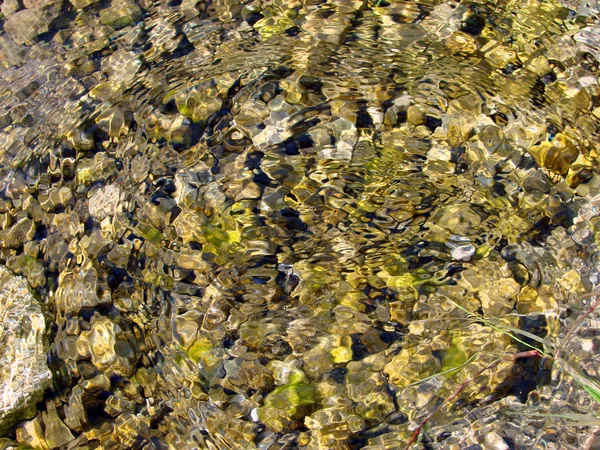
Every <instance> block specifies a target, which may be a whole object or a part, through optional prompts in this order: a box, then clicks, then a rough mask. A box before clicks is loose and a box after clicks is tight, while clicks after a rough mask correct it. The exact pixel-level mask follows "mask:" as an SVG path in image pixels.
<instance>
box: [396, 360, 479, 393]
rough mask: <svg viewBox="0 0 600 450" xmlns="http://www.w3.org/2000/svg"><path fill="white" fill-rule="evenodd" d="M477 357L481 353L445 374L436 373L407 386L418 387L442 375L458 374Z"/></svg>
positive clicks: (444, 372)
mask: <svg viewBox="0 0 600 450" xmlns="http://www.w3.org/2000/svg"><path fill="white" fill-rule="evenodd" d="M477 355H479V352H477V353H475V354H474V355H473V356H471V357H470V358H469V359H467V360H466V361H465V362H464V363H462V364H461V365H460V366H456V367H452V368H450V369H448V370H444V371H443V372H438V373H434V374H433V375H430V376H428V377H425V378H423V379H422V380H418V381H415V382H414V383H410V384H408V385H406V387H411V386H416V385H417V384H421V383H425V382H426V381H429V380H431V379H433V378H436V377H439V376H442V375H446V374H449V373H451V372H456V371H457V370H460V369H462V368H463V367H465V366H466V365H467V364H469V363H470V362H471V361H473V360H474V359H475V357H477Z"/></svg>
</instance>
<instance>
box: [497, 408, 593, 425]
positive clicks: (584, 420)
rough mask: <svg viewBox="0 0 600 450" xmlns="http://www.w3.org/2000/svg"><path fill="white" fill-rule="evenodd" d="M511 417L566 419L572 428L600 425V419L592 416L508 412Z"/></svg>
mask: <svg viewBox="0 0 600 450" xmlns="http://www.w3.org/2000/svg"><path fill="white" fill-rule="evenodd" d="M506 414H507V415H509V416H527V417H547V418H549V419H564V420H569V421H571V423H567V424H566V425H567V426H572V427H589V426H598V425H600V417H596V416H594V415H592V414H575V413H563V414H552V413H530V412H525V411H506Z"/></svg>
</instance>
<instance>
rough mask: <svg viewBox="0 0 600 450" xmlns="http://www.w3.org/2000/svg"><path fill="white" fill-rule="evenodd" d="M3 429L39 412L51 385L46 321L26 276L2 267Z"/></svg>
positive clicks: (0, 371)
mask: <svg viewBox="0 0 600 450" xmlns="http://www.w3.org/2000/svg"><path fill="white" fill-rule="evenodd" d="M0 285H2V290H1V291H0V311H2V325H1V326H0V343H1V345H2V354H1V356H0V432H1V433H3V434H4V433H6V432H8V431H9V430H10V429H11V428H12V427H13V426H14V425H15V424H16V423H18V422H19V421H22V420H23V419H30V418H32V417H34V416H35V414H36V403H38V402H39V401H41V400H42V397H43V394H44V390H45V389H47V388H49V387H50V386H51V385H52V374H51V373H50V370H49V369H48V364H47V356H46V345H45V340H46V322H45V317H44V315H43V314H42V309H41V307H40V305H39V303H38V302H37V300H36V299H35V298H33V296H32V295H31V293H30V292H29V289H28V287H27V282H26V280H25V279H24V278H21V277H15V276H14V275H12V274H11V273H10V272H9V271H8V270H6V269H5V268H4V267H0Z"/></svg>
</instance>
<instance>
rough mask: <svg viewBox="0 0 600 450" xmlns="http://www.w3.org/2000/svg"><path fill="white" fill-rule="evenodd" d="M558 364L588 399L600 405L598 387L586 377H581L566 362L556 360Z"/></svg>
mask: <svg viewBox="0 0 600 450" xmlns="http://www.w3.org/2000/svg"><path fill="white" fill-rule="evenodd" d="M557 362H558V364H559V365H560V367H561V368H562V369H564V371H565V372H567V373H568V374H569V375H571V377H573V379H574V380H575V381H576V382H577V383H578V384H579V385H580V386H581V387H582V388H583V389H584V390H585V392H587V393H588V394H589V396H590V397H592V398H593V399H594V401H595V402H596V403H598V404H600V386H598V385H597V384H596V383H595V382H594V381H592V380H590V379H589V378H587V377H586V376H584V375H582V374H581V373H579V372H578V371H577V369H575V368H574V367H573V366H571V365H570V364H569V363H568V362H567V361H565V360H564V359H562V358H558V360H557Z"/></svg>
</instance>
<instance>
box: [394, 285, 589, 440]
mask: <svg viewBox="0 0 600 450" xmlns="http://www.w3.org/2000/svg"><path fill="white" fill-rule="evenodd" d="M587 298H594V301H593V303H592V304H591V305H590V306H589V308H588V309H587V310H586V311H585V312H583V314H581V315H580V316H579V317H578V318H577V319H576V320H575V321H574V322H573V323H572V324H571V325H570V326H569V327H568V328H567V329H566V333H565V335H564V337H563V338H562V339H561V340H560V343H558V345H557V344H556V343H553V342H552V341H550V340H548V339H545V338H541V337H539V336H537V335H535V334H533V333H530V332H528V331H526V330H521V329H518V328H514V327H510V326H507V325H504V324H503V323H501V322H500V321H498V320H496V319H492V318H487V317H484V316H482V315H480V314H477V313H475V312H472V311H469V310H468V309H467V308H465V307H463V306H461V305H459V304H458V303H456V302H455V301H453V300H452V299H448V301H449V302H450V303H452V304H453V305H454V306H455V307H456V308H458V309H460V310H462V311H463V312H465V313H466V314H467V318H468V319H470V320H473V321H474V322H478V323H483V324H485V325H486V326H488V327H490V328H492V329H494V330H496V331H499V332H501V333H503V334H505V335H506V336H509V337H510V338H511V339H513V340H514V341H516V342H518V343H520V344H522V345H524V346H525V347H529V348H530V350H527V351H522V352H517V353H515V354H513V355H508V356H503V357H499V358H497V359H495V360H494V361H493V362H492V363H490V364H488V365H486V366H485V367H483V368H482V369H480V370H479V371H478V372H477V373H476V374H475V375H473V376H472V377H470V378H469V379H467V380H466V381H463V382H462V383H461V384H459V386H458V387H457V388H456V389H455V390H454V392H452V394H451V395H449V396H448V397H446V398H445V399H444V400H443V401H442V402H441V403H440V404H439V405H438V406H437V407H436V408H435V409H434V410H433V411H432V412H431V413H429V414H428V415H427V416H426V417H425V418H424V419H423V420H421V422H420V423H419V425H418V426H417V428H416V429H415V430H414V431H413V433H412V435H411V437H410V439H409V441H408V442H407V444H406V446H405V450H409V449H410V447H411V445H412V444H414V443H415V442H417V440H418V439H419V437H420V436H421V432H422V431H423V428H424V427H425V426H426V425H427V424H428V423H429V422H430V421H431V419H432V418H433V417H434V415H436V414H437V413H438V412H440V411H441V410H442V409H443V408H444V407H446V406H447V405H449V404H450V403H452V402H453V401H454V400H456V399H457V398H458V397H459V395H460V394H461V393H462V392H463V391H464V390H465V389H466V388H467V386H469V385H470V384H471V383H474V382H475V380H476V379H477V378H478V377H480V376H481V375H483V374H484V373H485V372H488V371H490V370H492V369H494V368H495V367H497V366H498V365H499V364H500V363H501V362H503V361H517V360H519V359H525V358H531V357H541V358H543V359H547V360H550V361H552V362H553V364H555V365H556V366H557V367H558V368H559V369H560V370H561V372H562V373H565V374H567V375H569V376H570V377H571V378H572V379H573V380H574V381H575V382H576V383H577V385H578V386H579V387H580V388H581V389H583V390H584V391H585V392H586V393H587V394H588V395H589V396H590V397H591V398H592V399H593V400H594V401H595V402H596V403H597V404H598V405H600V386H599V385H598V384H597V383H596V382H594V381H593V380H591V379H589V378H588V377H586V376H585V374H584V373H583V371H582V370H581V369H580V368H577V367H573V365H571V364H570V363H569V362H568V361H567V360H566V359H565V358H564V357H563V356H562V352H563V348H564V347H565V344H566V343H567V341H568V340H569V338H570V337H571V336H572V335H573V334H574V333H575V332H576V331H577V329H578V328H579V327H580V326H581V324H582V322H583V321H584V320H585V319H586V318H587V317H589V316H590V315H591V314H593V313H594V311H595V310H596V308H597V307H598V306H599V305H600V289H597V290H594V291H592V292H590V293H587V294H583V295H580V296H578V297H577V299H576V300H577V301H581V300H585V299H587ZM526 339H529V340H532V341H534V342H535V343H536V344H537V345H534V344H531V343H529V342H527V341H526ZM478 355H479V352H478V353H476V354H474V355H473V356H471V357H470V358H469V359H468V360H467V361H465V362H464V363H462V364H460V365H458V366H456V367H453V368H450V369H447V370H444V371H442V372H439V373H436V374H433V375H430V376H428V377H426V378H423V379H421V380H419V381H416V382H414V383H412V384H411V385H417V384H420V383H424V382H426V381H429V380H431V379H433V378H437V377H440V376H445V375H449V374H452V373H456V372H457V371H460V370H461V369H463V368H464V367H465V366H466V365H467V364H468V363H470V362H471V361H473V360H474V359H476V357H477V356H478ZM540 364H541V363H540ZM409 386H410V385H409ZM525 414H527V413H525ZM530 415H532V416H539V417H548V418H562V419H570V420H573V421H574V422H573V424H574V425H582V426H585V425H588V424H589V425H598V424H599V423H600V416H597V415H595V414H593V413H588V414H540V413H533V414H531V413H530Z"/></svg>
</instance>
